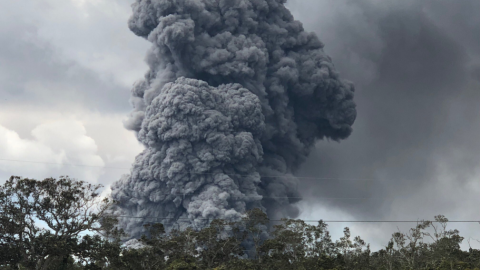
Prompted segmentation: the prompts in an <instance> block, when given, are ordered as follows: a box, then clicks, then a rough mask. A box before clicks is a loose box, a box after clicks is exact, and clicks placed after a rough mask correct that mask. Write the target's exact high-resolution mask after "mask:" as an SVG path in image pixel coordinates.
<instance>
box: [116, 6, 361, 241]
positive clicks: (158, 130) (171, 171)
mask: <svg viewBox="0 0 480 270" xmlns="http://www.w3.org/2000/svg"><path fill="white" fill-rule="evenodd" d="M284 4H285V1H284V0H228V1H227V0H202V1H193V0H174V1H172V0H155V1H151V0H137V1H136V2H135V3H134V4H133V5H132V7H133V16H132V17H131V19H130V21H129V27H130V29H131V30H132V31H133V32H134V33H135V34H137V35H138V36H141V37H144V38H146V39H148V40H149V41H150V42H151V43H152V47H151V49H150V50H149V52H148V55H147V63H148V65H149V67H150V70H149V72H148V73H147V74H146V76H145V79H144V80H143V81H141V82H139V83H137V84H136V85H135V87H134V89H133V91H132V93H133V97H132V103H133V105H134V111H133V112H132V114H131V116H130V118H129V120H128V121H127V122H126V127H127V128H129V129H131V130H134V131H136V132H137V133H138V139H139V140H140V141H141V142H142V143H143V144H144V145H145V146H146V149H145V151H144V152H143V153H141V154H140V155H139V156H138V157H137V158H136V161H135V164H134V165H133V168H132V171H131V175H128V176H125V177H124V179H122V180H121V181H119V182H118V183H117V184H115V185H114V186H113V187H112V196H113V198H114V199H115V200H118V201H120V205H119V207H118V209H117V211H118V213H121V214H123V215H129V216H141V217H147V216H155V217H162V218H163V217H167V218H168V219H167V220H165V223H167V225H168V226H167V227H169V228H172V227H177V226H180V227H184V226H195V227H202V226H204V225H205V224H206V223H207V222H208V221H209V220H211V219H213V218H227V219H238V218H239V217H240V215H241V214H242V213H243V212H244V211H245V210H246V209H249V208H253V207H261V208H262V209H264V210H265V211H267V213H268V214H269V215H270V216H271V217H279V216H291V217H294V216H297V215H298V209H297V207H296V206H295V205H294V203H296V202H298V201H299V199H298V197H299V196H300V195H299V194H298V191H297V185H298V179H297V178H295V177H294V176H293V173H295V172H296V171H297V169H298V168H299V166H300V165H301V164H302V163H303V162H304V160H305V159H306V157H307V156H308V154H309V152H310V150H311V149H312V147H313V146H314V144H315V142H316V141H317V140H319V139H323V138H329V139H332V140H335V141H338V140H341V139H345V138H347V137H348V136H349V135H350V133H351V131H352V128H351V126H352V124H353V123H354V121H355V118H356V109H355V104H354V102H353V92H354V87H353V85H352V84H351V83H349V82H347V81H343V80H341V79H340V78H339V75H338V73H337V72H336V71H335V68H334V66H333V64H332V61H331V59H330V57H328V56H327V55H326V54H325V53H324V51H323V44H322V43H321V42H320V41H319V40H318V38H317V36H316V35H315V34H313V33H309V32H305V31H304V29H303V26H302V24H301V23H300V22H298V21H295V20H294V19H293V16H292V15H291V14H290V12H289V11H288V10H287V9H286V8H285V6H284ZM287 197H295V198H287ZM142 222H143V221H142V220H135V221H134V220H133V219H129V218H126V219H124V220H122V221H121V226H123V227H125V228H126V231H127V232H129V233H130V234H131V235H132V236H135V235H137V234H138V233H140V231H141V228H142V227H141V223H142Z"/></svg>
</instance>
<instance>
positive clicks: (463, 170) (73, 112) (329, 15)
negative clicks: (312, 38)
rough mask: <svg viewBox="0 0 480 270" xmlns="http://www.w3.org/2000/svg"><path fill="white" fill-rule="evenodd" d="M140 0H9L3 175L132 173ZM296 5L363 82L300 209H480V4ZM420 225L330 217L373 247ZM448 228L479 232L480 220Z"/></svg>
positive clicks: (359, 1)
mask: <svg viewBox="0 0 480 270" xmlns="http://www.w3.org/2000/svg"><path fill="white" fill-rule="evenodd" d="M131 2H132V1H131V0H24V1H21V2H20V1H9V2H8V3H3V4H1V5H0V7H1V8H0V93H1V95H0V106H1V109H0V178H1V179H2V181H4V180H3V179H7V178H8V177H9V176H10V175H20V176H24V177H32V178H39V179H41V178H44V177H48V176H59V175H70V176H72V177H75V178H78V179H81V180H86V181H89V182H92V183H102V184H104V185H105V186H107V187H108V186H109V185H110V184H111V183H112V182H114V181H116V180H117V179H119V178H120V175H121V174H123V173H128V171H129V170H128V169H129V167H130V164H131V163H132V161H133V159H134V157H135V155H136V154H137V153H139V152H140V151H141V150H142V146H141V145H139V144H138V143H137V141H136V139H135V136H134V134H132V133H131V132H128V131H127V130H125V129H124V128H123V125H122V120H123V119H124V118H125V116H126V115H127V114H128V112H129V111H130V110H131V106H130V104H129V102H128V99H129V96H130V93H129V91H130V88H131V85H132V84H133V83H134V82H135V81H136V80H137V79H140V78H141V77H142V76H143V73H144V72H145V71H146V70H147V67H146V65H145V64H144V63H143V59H144V55H145V52H146V50H147V49H148V47H149V44H148V43H147V42H146V41H144V40H142V39H141V38H139V37H136V36H135V35H134V34H133V33H131V32H130V31H129V30H128V27H127V19H128V17H129V15H130V3H131ZM287 5H288V7H289V8H290V9H291V10H292V13H293V14H294V15H295V17H296V18H297V19H299V20H301V21H302V22H303V23H304V26H305V28H306V29H307V30H310V31H314V32H316V33H317V34H318V36H319V37H320V39H321V40H322V41H323V42H324V43H325V44H326V46H325V50H326V52H327V53H328V54H329V55H330V56H331V57H332V58H333V61H334V63H335V65H336V67H337V69H338V70H339V71H340V73H341V74H342V77H343V78H348V79H350V80H352V81H354V82H355V84H356V86H357V91H356V97H355V99H356V102H357V105H358V108H357V109H358V118H357V121H356V123H355V125H354V132H353V134H352V136H351V137H350V138H349V139H347V140H345V141H342V142H341V143H337V142H328V141H322V142H319V143H318V145H317V149H316V150H314V152H313V153H312V155H311V157H310V158H309V160H308V161H307V162H306V164H305V165H304V166H303V168H302V170H301V171H300V172H299V173H298V175H300V176H306V177H317V178H335V179H302V185H300V186H299V188H300V189H301V190H302V193H303V194H304V196H305V199H304V201H302V202H301V203H300V206H301V208H302V209H303V212H302V215H301V218H304V219H324V220H417V219H433V216H434V215H437V214H443V215H445V216H446V217H447V218H449V219H450V220H480V217H479V214H480V213H479V211H478V203H479V201H480V200H479V199H478V198H479V197H480V143H479V142H477V141H478V139H477V138H479V137H480V136H479V135H480V110H479V109H478V104H480V46H479V44H480V14H479V13H480V2H479V1H476V0H462V1H451V0H416V1H410V0H407V1H406V0H401V1H400V0H396V1H385V0H382V1H375V0H290V1H289V2H288V4H287ZM6 159H7V160H9V161H7V160H6ZM12 160H18V161H33V162H48V163H53V164H45V163H31V162H18V161H12ZM61 164H64V165H61ZM65 164H82V165H88V166H93V167H79V166H69V165H65ZM414 225H415V224H403V223H395V224H392V223H368V224H363V223H362V224H360V223H331V224H330V229H331V231H332V232H333V236H334V239H337V238H338V237H339V236H340V234H341V232H342V230H343V227H344V226H349V227H350V228H351V229H352V234H353V235H357V234H359V235H360V236H362V237H363V238H364V239H365V240H366V241H367V242H369V243H371V244H372V247H373V249H378V248H380V247H381V246H382V245H385V244H386V243H387V242H388V240H389V237H390V235H391V234H392V233H393V232H394V231H395V230H397V226H398V227H399V228H400V229H402V230H406V229H408V228H410V227H412V226H414ZM450 227H451V228H457V229H459V230H460V233H461V235H462V236H464V237H466V239H468V238H469V237H474V238H478V239H480V224H478V223H471V224H467V223H461V224H460V223H453V224H450ZM472 246H473V247H476V248H479V247H480V244H478V243H472ZM465 247H468V244H467V241H466V240H464V245H463V248H465Z"/></svg>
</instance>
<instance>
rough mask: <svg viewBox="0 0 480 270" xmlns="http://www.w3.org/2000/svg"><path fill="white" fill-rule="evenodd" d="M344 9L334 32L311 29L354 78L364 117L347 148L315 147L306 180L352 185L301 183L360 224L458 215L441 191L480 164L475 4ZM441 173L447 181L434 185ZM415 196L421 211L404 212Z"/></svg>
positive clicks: (453, 197)
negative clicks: (392, 218) (446, 177)
mask: <svg viewBox="0 0 480 270" xmlns="http://www.w3.org/2000/svg"><path fill="white" fill-rule="evenodd" d="M339 2H342V3H343V4H345V6H348V7H349V12H347V11H346V9H338V10H337V11H336V12H338V14H335V15H332V16H331V18H334V20H335V21H333V22H329V24H328V25H329V26H330V27H331V28H329V29H325V28H323V27H318V25H317V26H316V25H314V24H313V23H312V24H309V25H307V28H309V29H312V30H315V31H316V32H317V33H318V35H319V36H320V38H321V39H322V36H323V35H322V33H325V36H327V37H328V42H327V41H326V40H324V42H325V43H326V44H328V46H326V51H327V53H330V54H331V56H332V58H333V59H334V64H335V65H336V66H337V67H338V69H339V71H340V72H341V74H342V75H343V76H345V77H348V78H352V79H353V80H355V82H356V85H357V89H358V91H357V94H356V102H357V105H358V119H357V122H356V123H355V125H354V133H353V134H352V136H351V137H350V138H349V139H348V140H347V141H345V142H342V143H341V144H332V143H327V142H321V143H319V144H318V145H317V149H316V150H315V151H314V153H312V155H311V157H310V159H309V160H308V161H307V164H306V165H305V166H304V167H303V171H302V174H304V175H313V176H320V177H338V178H349V179H347V180H346V179H344V180H339V181H320V180H310V181H304V183H305V184H304V185H301V187H302V188H303V192H304V193H306V194H309V195H308V198H309V201H311V202H318V201H321V202H322V203H325V204H328V205H331V206H333V207H338V208H339V209H342V210H345V211H347V212H348V213H350V214H351V215H353V216H355V217H356V218H358V219H375V218H377V219H383V218H385V217H387V216H388V217H392V216H394V217H398V218H399V219H401V218H408V217H411V218H413V219H416V218H432V217H433V215H434V214H439V213H443V214H445V213H447V212H448V211H449V210H451V209H457V210H458V209H462V208H461V207H462V205H465V201H462V200H461V199H462V197H461V194H460V193H459V192H458V191H455V190H451V192H448V191H447V190H443V191H442V192H443V193H449V196H444V195H445V194H443V193H438V190H442V187H444V189H447V188H448V186H450V185H451V184H452V183H453V185H458V186H459V187H463V185H464V184H466V182H467V181H468V180H469V177H470V178H471V177H472V176H474V173H475V169H476V167H477V166H478V165H479V164H480V145H479V144H478V143H477V139H476V138H478V136H479V135H480V115H479V112H478V111H479V110H478V104H479V102H480V95H479V92H480V89H479V87H478V83H477V84H475V82H474V80H475V78H476V77H477V76H478V64H479V62H476V61H478V59H479V58H478V56H479V51H478V48H479V46H478V44H480V39H479V36H478V35H479V33H480V31H477V30H478V27H479V24H478V16H476V15H475V12H474V11H473V10H477V11H478V10H479V9H478V8H477V9H473V7H474V6H478V2H475V1H460V2H461V4H460V3H459V2H457V1H455V2H454V1H416V2H403V3H401V4H400V3H399V2H398V1H395V2H397V3H395V2H389V3H386V2H383V3H381V4H378V5H373V4H372V3H371V2H367V1H355V2H353V1H339ZM297 4H300V3H297ZM337 4H338V2H337ZM306 7H307V6H305V8H306ZM296 8H297V9H299V12H302V10H303V9H302V8H301V7H296ZM310 8H311V7H310ZM351 9H353V10H354V11H355V12H353V13H352V12H350V11H351ZM352 14H354V15H355V16H349V15H352ZM477 14H478V13H477ZM319 20H320V19H319ZM444 172H448V173H449V174H450V180H449V181H451V183H449V184H441V183H440V182H438V180H439V179H440V178H442V177H444V175H443V174H444ZM354 179H357V180H354ZM442 185H444V186H442ZM435 192H437V193H435ZM319 197H376V198H383V199H379V200H378V199H375V200H335V201H324V200H320V199H319ZM415 198H420V199H419V200H418V201H415V203H416V204H417V205H418V207H416V208H415V209H411V208H410V209H406V207H407V206H402V202H409V203H411V200H415ZM409 205H411V204H409ZM402 207H403V208H402ZM459 207H460V208H459ZM453 218H455V217H453Z"/></svg>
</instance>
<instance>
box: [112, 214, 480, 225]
mask: <svg viewBox="0 0 480 270" xmlns="http://www.w3.org/2000/svg"><path fill="white" fill-rule="evenodd" d="M111 217H119V218H120V217H121V218H140V219H147V218H153V219H161V220H165V219H175V218H171V217H154V216H146V217H135V216H111ZM175 220H192V219H190V218H177V219H175ZM194 220H214V219H211V218H195V219H194ZM300 220H301V221H303V222H319V221H320V219H319V220H312V219H300ZM268 221H269V222H270V221H273V222H279V221H285V220H282V219H269V220H268ZM322 221H323V222H325V223H342V222H348V223H417V222H427V221H428V222H432V223H436V222H444V221H435V220H322ZM445 222H452V223H480V220H449V221H445ZM167 224H168V223H167Z"/></svg>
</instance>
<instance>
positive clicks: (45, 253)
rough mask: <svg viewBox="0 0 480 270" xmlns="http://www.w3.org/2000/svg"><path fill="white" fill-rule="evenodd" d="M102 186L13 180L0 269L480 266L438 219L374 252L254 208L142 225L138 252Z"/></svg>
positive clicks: (0, 233)
mask: <svg viewBox="0 0 480 270" xmlns="http://www.w3.org/2000/svg"><path fill="white" fill-rule="evenodd" d="M99 188H100V186H93V185H89V184H86V183H85V182H81V181H76V180H72V179H70V178H68V177H61V178H60V179H58V180H57V179H53V178H49V179H45V180H42V181H37V180H31V179H23V178H19V177H12V178H10V179H9V180H8V181H7V182H6V183H5V184H4V185H3V186H1V187H0V211H1V212H0V270H7V269H53V270H60V269H73V270H75V269H92V270H93V269H108V270H113V269H118V270H123V269H125V270H127V269H128V270H133V269H148V270H157V269H158V270H160V269H162V270H164V269H166V270H197V269H198V270H200V269H215V270H227V269H228V270H247V269H248V270H263V269H265V270H269V269H272V270H273V269H275V270H277V269H278V270H302V269H305V270H307V269H319V270H350V269H359V270H362V269H378V270H405V269H415V270H416V269H424V270H447V269H448V270H452V269H468V270H480V250H475V249H470V250H469V251H468V252H466V251H462V250H461V249H460V243H461V242H462V241H463V240H464V238H463V237H461V236H460V235H459V231H458V230H449V229H447V224H448V219H447V218H446V217H444V216H442V215H438V216H435V221H433V222H432V221H419V222H418V224H417V225H416V226H415V227H414V228H412V229H410V230H409V231H407V232H406V233H403V232H401V231H398V232H395V233H393V234H392V238H391V239H390V241H389V242H388V243H387V245H386V246H385V248H383V249H381V250H379V251H376V252H371V251H370V246H369V245H368V244H366V243H365V241H363V240H362V239H361V238H360V237H359V236H357V237H352V236H351V233H350V229H349V228H348V227H347V228H345V229H344V235H343V237H341V238H340V239H339V240H337V241H335V242H334V241H332V239H331V236H330V233H329V231H328V229H327V224H326V223H325V222H323V221H322V220H320V221H319V222H318V223H317V224H316V225H313V224H308V223H307V222H305V221H302V220H293V219H284V220H282V221H281V222H276V224H275V225H274V224H273V223H272V222H271V221H270V220H269V219H268V217H267V215H266V214H265V213H264V212H262V211H261V210H260V209H252V210H251V211H249V212H247V213H246V214H245V216H244V217H243V218H242V219H241V220H237V221H235V222H227V221H225V220H213V221H212V222H211V223H210V226H208V227H206V228H203V229H201V230H194V229H192V228H188V229H185V230H172V231H170V232H168V233H167V232H165V229H164V226H163V225H162V224H160V223H156V224H145V227H146V228H147V234H146V235H144V236H142V237H141V238H140V239H138V241H139V242H140V243H141V246H142V247H140V248H130V247H127V246H125V245H123V242H124V240H126V239H128V236H126V235H125V234H124V233H123V231H122V230H120V229H118V228H117V227H116V225H117V220H116V218H115V217H111V216H108V215H106V214H105V213H106V209H108V207H109V206H111V204H112V202H109V201H108V200H106V199H105V200H100V199H99V198H98V192H97V190H98V189H99ZM40 222H42V223H40ZM40 224H45V228H42V227H41V226H40ZM86 232H90V233H89V234H86V235H83V236H81V234H85V233H86Z"/></svg>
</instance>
